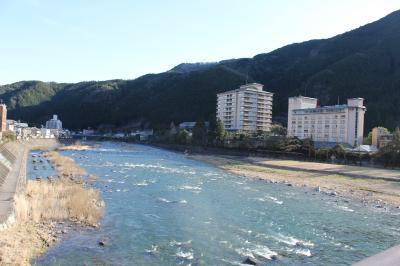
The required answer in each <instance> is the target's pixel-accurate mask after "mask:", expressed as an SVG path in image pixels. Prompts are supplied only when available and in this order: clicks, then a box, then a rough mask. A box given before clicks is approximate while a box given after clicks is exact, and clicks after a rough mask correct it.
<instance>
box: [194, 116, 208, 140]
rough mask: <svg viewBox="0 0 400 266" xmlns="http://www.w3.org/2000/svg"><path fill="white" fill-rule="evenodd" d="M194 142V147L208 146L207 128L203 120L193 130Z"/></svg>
mask: <svg viewBox="0 0 400 266" xmlns="http://www.w3.org/2000/svg"><path fill="white" fill-rule="evenodd" d="M192 142H193V144H194V145H200V146H205V145H207V128H206V124H205V123H204V121H203V120H198V121H197V122H196V124H195V126H194V128H193V130H192Z"/></svg>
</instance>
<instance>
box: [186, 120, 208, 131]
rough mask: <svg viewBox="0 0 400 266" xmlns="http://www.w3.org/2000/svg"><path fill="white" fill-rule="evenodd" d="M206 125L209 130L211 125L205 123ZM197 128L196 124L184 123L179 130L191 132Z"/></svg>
mask: <svg viewBox="0 0 400 266" xmlns="http://www.w3.org/2000/svg"><path fill="white" fill-rule="evenodd" d="M204 125H205V126H206V127H207V128H208V126H209V125H210V123H209V122H204ZM195 126H196V122H182V123H180V124H179V130H187V131H189V132H191V131H192V130H193V128H194V127H195Z"/></svg>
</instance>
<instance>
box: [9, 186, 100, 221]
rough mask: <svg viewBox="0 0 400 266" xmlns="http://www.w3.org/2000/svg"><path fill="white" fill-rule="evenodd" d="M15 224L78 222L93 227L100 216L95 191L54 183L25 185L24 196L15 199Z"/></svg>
mask: <svg viewBox="0 0 400 266" xmlns="http://www.w3.org/2000/svg"><path fill="white" fill-rule="evenodd" d="M15 203H16V211H17V212H16V216H17V221H22V222H26V221H34V222H36V223H39V222H47V221H64V220H71V221H78V222H80V223H84V224H87V225H92V226H95V225H97V223H98V221H99V220H100V218H101V216H102V201H101V199H100V195H99V193H98V191H96V190H94V189H91V188H90V189H89V188H84V187H83V186H82V185H80V184H77V183H74V182H68V181H65V180H56V181H54V182H52V183H50V182H47V181H39V182H38V181H28V183H27V184H26V189H25V193H24V194H20V195H18V196H16V199H15Z"/></svg>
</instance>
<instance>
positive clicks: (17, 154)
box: [0, 139, 58, 230]
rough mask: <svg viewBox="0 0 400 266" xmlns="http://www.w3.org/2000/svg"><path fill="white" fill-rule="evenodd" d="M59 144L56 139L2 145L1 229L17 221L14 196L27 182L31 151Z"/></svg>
mask: <svg viewBox="0 0 400 266" xmlns="http://www.w3.org/2000/svg"><path fill="white" fill-rule="evenodd" d="M57 146H58V142H57V141H56V140H55V139H48V140H33V141H30V142H10V143H6V144H4V145H1V146H0V230H2V229H5V228H7V227H8V226H10V225H11V224H13V223H14V222H15V210H14V196H15V194H16V192H18V191H19V190H21V189H22V188H23V187H24V184H25V183H26V170H27V169H26V168H27V158H28V154H29V151H30V150H32V149H46V150H47V149H54V148H56V147H57Z"/></svg>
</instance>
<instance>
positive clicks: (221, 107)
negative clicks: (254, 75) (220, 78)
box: [217, 83, 273, 132]
mask: <svg viewBox="0 0 400 266" xmlns="http://www.w3.org/2000/svg"><path fill="white" fill-rule="evenodd" d="M272 97H273V93H271V92H267V91H263V85H262V84H258V83H250V84H246V85H242V86H240V87H239V88H238V89H235V90H231V91H227V92H223V93H219V94H217V118H219V119H220V120H221V121H222V123H223V124H224V127H225V129H226V130H231V131H244V132H246V131H269V130H270V127H271V119H272Z"/></svg>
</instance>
